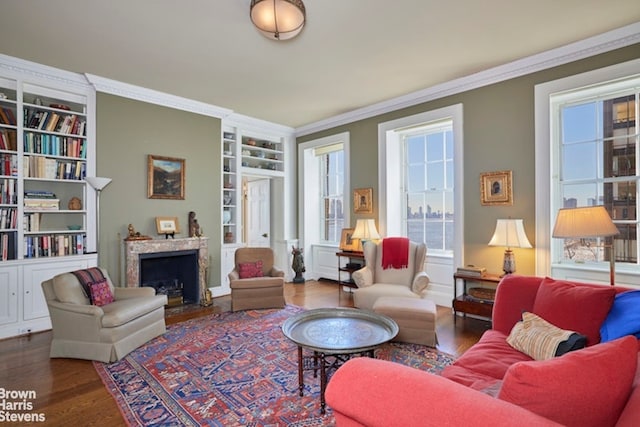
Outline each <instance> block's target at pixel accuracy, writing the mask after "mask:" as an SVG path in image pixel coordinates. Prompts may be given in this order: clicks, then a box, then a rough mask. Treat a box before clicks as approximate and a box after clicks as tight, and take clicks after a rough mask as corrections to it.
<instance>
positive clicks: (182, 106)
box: [84, 74, 232, 119]
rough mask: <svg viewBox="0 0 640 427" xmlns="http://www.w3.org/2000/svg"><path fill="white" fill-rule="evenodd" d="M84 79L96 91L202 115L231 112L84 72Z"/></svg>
mask: <svg viewBox="0 0 640 427" xmlns="http://www.w3.org/2000/svg"><path fill="white" fill-rule="evenodd" d="M84 76H85V78H86V80H87V81H88V82H89V83H90V84H91V85H92V86H93V87H94V88H95V90H96V92H103V93H108V94H111V95H117V96H121V97H124V98H129V99H134V100H136V101H142V102H147V103H150V104H156V105H161V106H163V107H169V108H174V109H176V110H182V111H188V112H191V113H196V114H201V115H203V116H209V117H217V118H220V119H222V118H224V117H226V116H228V115H229V114H231V113H232V110H229V109H228V108H222V107H218V106H215V105H211V104H206V103H204V102H200V101H194V100H192V99H188V98H183V97H181V96H176V95H170V94H168V93H164V92H160V91H157V90H153V89H147V88H144V87H140V86H135V85H132V84H128V83H123V82H119V81H117V80H111V79H107V78H105V77H100V76H96V75H94V74H84Z"/></svg>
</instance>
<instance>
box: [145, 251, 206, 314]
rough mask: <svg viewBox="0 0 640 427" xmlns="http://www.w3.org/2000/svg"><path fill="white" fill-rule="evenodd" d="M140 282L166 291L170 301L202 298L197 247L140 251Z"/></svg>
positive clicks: (162, 291)
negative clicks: (178, 249)
mask: <svg viewBox="0 0 640 427" xmlns="http://www.w3.org/2000/svg"><path fill="white" fill-rule="evenodd" d="M139 261H140V262H139V264H140V284H141V286H151V287H152V288H154V289H155V290H156V294H160V295H167V298H168V300H169V302H170V305H175V304H176V302H177V303H183V304H192V303H198V302H200V284H199V277H198V276H199V269H198V251H197V250H195V249H194V250H184V251H171V252H155V253H145V254H140V259H139Z"/></svg>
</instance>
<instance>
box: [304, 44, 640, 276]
mask: <svg viewBox="0 0 640 427" xmlns="http://www.w3.org/2000/svg"><path fill="white" fill-rule="evenodd" d="M639 56H640V44H636V45H632V46H629V47H626V48H623V49H618V50H615V51H611V52H608V53H605V54H601V55H597V56H594V57H591V58H588V59H584V60H580V61H576V62H572V63H569V64H566V65H562V66H559V67H555V68H551V69H548V70H544V71H540V72H536V73H532V74H529V75H526V76H522V77H518V78H514V79H511V80H507V81H504V82H501V83H496V84H493V85H489V86H485V87H482V88H478V89H474V90H470V91H467V92H463V93H459V94H456V95H452V96H448V97H445V98H441V99H437V100H434V101H430V102H427V103H423V104H420V105H416V106H413V107H410V108H405V109H402V110H397V111H393V112H390V113H386V114H383V115H380V116H376V117H373V118H369V119H365V120H361V121H357V122H354V123H350V124H347V125H344V126H339V127H336V128H333V129H329V130H325V131H322V132H317V133H314V134H310V135H305V136H303V137H299V138H298V139H297V143H302V142H306V141H310V140H314V139H316V138H320V137H324V136H328V135H333V134H336V133H339V132H347V131H348V132H350V144H351V164H350V165H349V168H348V171H349V173H350V179H351V186H352V188H360V187H373V189H374V214H373V215H367V216H368V217H374V218H376V219H377V217H378V204H377V202H378V198H377V194H378V173H377V164H378V148H377V147H378V124H379V123H382V122H387V121H390V120H394V119H397V118H401V117H406V116H410V115H413V114H418V113H422V112H425V111H431V110H434V109H437V108H440V107H444V106H450V105H454V104H458V103H462V104H463V111H464V112H463V114H464V160H463V162H464V163H463V166H462V167H463V168H464V200H465V206H464V209H465V211H464V222H465V230H464V251H465V253H464V259H465V262H466V263H468V264H476V265H483V266H486V267H487V269H488V270H489V271H492V272H500V271H501V270H502V257H503V253H504V248H498V247H494V248H490V247H488V246H487V243H488V242H489V240H490V239H491V236H492V234H493V230H494V228H495V223H496V219H498V218H507V217H509V216H510V217H512V218H523V219H524V225H525V229H526V232H527V236H528V237H529V240H530V241H531V244H532V245H534V247H535V234H534V232H535V154H534V153H535V142H534V139H535V129H534V88H535V85H537V84H539V83H544V82H547V81H551V80H556V79H559V78H562V77H566V76H571V75H575V74H579V73H582V72H585V71H590V70H594V69H597V68H602V67H605V66H608V65H613V64H617V63H621V62H625V61H629V60H632V59H637V58H638V57H639ZM363 165H366V166H365V167H363ZM372 166H373V167H372ZM497 170H512V171H513V195H514V203H513V205H512V206H482V205H481V204H480V181H479V176H480V173H481V172H491V171H497ZM351 215H352V221H351V223H352V224H354V223H355V219H357V218H363V217H365V216H358V215H354V214H353V213H352V214H351ZM514 252H515V254H516V259H517V263H518V264H517V271H518V273H521V274H534V272H535V258H534V250H532V249H515V250H514Z"/></svg>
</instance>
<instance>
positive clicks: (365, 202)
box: [353, 188, 373, 213]
mask: <svg viewBox="0 0 640 427" xmlns="http://www.w3.org/2000/svg"><path fill="white" fill-rule="evenodd" d="M353 212H355V213H373V188H356V189H355V190H353Z"/></svg>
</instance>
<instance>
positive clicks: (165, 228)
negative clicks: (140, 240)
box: [156, 216, 180, 234]
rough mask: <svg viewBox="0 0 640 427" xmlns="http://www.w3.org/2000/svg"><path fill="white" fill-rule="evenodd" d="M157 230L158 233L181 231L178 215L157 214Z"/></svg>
mask: <svg viewBox="0 0 640 427" xmlns="http://www.w3.org/2000/svg"><path fill="white" fill-rule="evenodd" d="M156 230H157V231H158V234H176V233H179V232H180V223H179V222H178V217H176V216H157V217H156Z"/></svg>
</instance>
